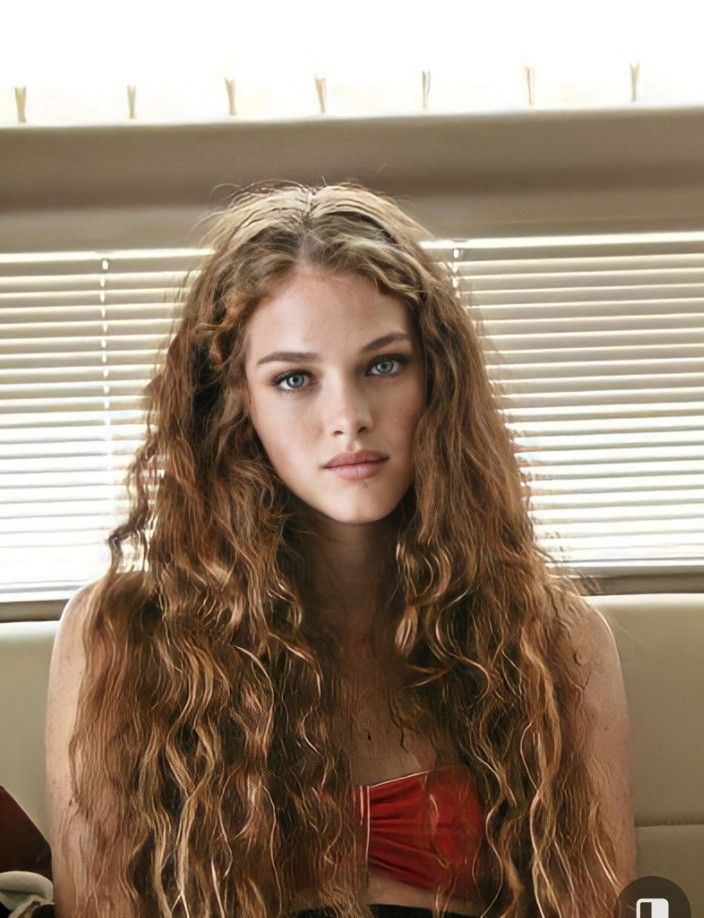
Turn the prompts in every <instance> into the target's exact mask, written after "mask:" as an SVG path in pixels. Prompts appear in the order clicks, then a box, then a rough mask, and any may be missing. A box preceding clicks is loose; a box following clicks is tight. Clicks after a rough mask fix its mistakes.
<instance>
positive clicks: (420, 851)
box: [355, 764, 484, 900]
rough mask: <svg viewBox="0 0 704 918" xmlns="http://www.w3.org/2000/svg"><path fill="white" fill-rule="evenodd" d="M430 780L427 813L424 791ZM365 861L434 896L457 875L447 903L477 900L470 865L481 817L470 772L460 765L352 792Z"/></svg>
mask: <svg viewBox="0 0 704 918" xmlns="http://www.w3.org/2000/svg"><path fill="white" fill-rule="evenodd" d="M431 774H432V776H433V782H432V785H431V786H430V787H429V796H428V803H427V807H428V809H427V811H426V812H424V811H423V797H424V788H425V787H426V785H427V784H428V781H429V777H430V775H431ZM355 790H356V799H357V802H358V805H359V815H360V824H361V829H362V838H363V840H364V839H366V844H365V851H366V860H367V862H368V864H369V865H370V866H373V867H375V868H377V869H378V870H382V871H384V872H385V873H388V874H389V875H390V876H392V877H394V878H395V879H397V880H400V881H401V882H402V883H408V884H409V885H411V886H417V887H421V888H423V889H433V890H435V889H436V888H438V887H439V886H440V885H441V884H445V883H447V882H451V871H452V866H448V865H445V866H443V863H442V862H441V861H440V860H439V859H438V857H437V856H436V854H435V853H434V850H433V847H432V844H431V843H432V842H434V844H435V846H436V847H437V850H438V852H439V854H440V856H442V857H444V858H447V859H448V860H449V861H450V862H451V865H454V867H455V869H456V871H457V880H456V885H455V887H454V891H453V892H452V897H453V898H457V899H466V900H471V899H473V898H475V896H476V895H477V889H476V885H475V884H474V882H473V880H472V862H473V860H474V857H475V855H476V853H477V851H478V849H479V846H480V845H481V841H482V835H483V830H484V811H483V809H482V806H481V803H480V801H479V798H478V796H477V793H476V785H475V783H474V779H473V778H472V775H471V772H470V771H469V769H468V768H467V767H466V766H465V765H462V764H453V765H446V766H442V767H439V768H436V769H433V770H432V771H420V772H416V773H415V774H412V775H404V776H403V777H401V778H392V779H391V780H389V781H381V782H379V783H378V784H362V785H358V786H357V787H356V789H355Z"/></svg>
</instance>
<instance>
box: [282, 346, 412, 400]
mask: <svg viewBox="0 0 704 918" xmlns="http://www.w3.org/2000/svg"><path fill="white" fill-rule="evenodd" d="M410 359H411V358H410V357H407V356H406V355H405V354H383V355H382V356H380V357H376V358H375V359H374V360H373V361H372V362H371V364H370V366H371V367H373V366H376V365H377V364H382V363H391V362H393V361H396V362H397V363H399V364H401V367H404V366H405V365H406V364H407V363H409V362H410ZM400 372H401V370H400V369H399V370H397V371H396V372H395V373H374V374H372V375H373V376H379V377H385V376H398V374H399V373H400ZM309 375H310V374H309V373H307V372H305V371H304V370H298V369H296V370H290V371H289V372H288V373H282V374H281V375H280V376H276V377H274V379H272V381H271V385H272V386H273V387H274V388H275V389H278V390H279V392H286V393H287V394H290V393H292V392H298V391H301V390H303V389H305V388H308V387H307V386H293V387H291V388H286V387H283V386H282V385H281V383H282V382H285V381H286V380H290V379H293V378H295V377H296V376H309Z"/></svg>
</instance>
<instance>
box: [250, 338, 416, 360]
mask: <svg viewBox="0 0 704 918" xmlns="http://www.w3.org/2000/svg"><path fill="white" fill-rule="evenodd" d="M404 338H405V339H406V340H408V341H410V340H411V338H410V335H407V334H406V332H400V331H399V332H389V334H387V335H382V336H381V337H380V338H375V339H374V340H373V341H370V342H369V343H368V344H365V345H364V347H362V348H360V350H359V353H360V354H366V353H367V351H375V350H376V349H377V348H378V347H383V346H384V345H385V344H390V343H391V342H392V341H400V340H402V339H404ZM320 359H321V358H320V354H316V353H315V352H314V351H272V353H271V354H267V355H266V357H262V358H261V359H260V360H257V362H256V364H255V366H257V367H258V366H260V364H262V363H272V362H274V361H276V360H281V361H286V362H289V361H294V360H320Z"/></svg>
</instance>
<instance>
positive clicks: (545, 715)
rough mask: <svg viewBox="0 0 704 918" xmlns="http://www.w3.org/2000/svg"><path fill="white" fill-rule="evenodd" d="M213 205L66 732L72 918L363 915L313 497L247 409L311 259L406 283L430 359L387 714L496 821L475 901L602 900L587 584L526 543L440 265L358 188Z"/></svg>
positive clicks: (163, 364)
mask: <svg viewBox="0 0 704 918" xmlns="http://www.w3.org/2000/svg"><path fill="white" fill-rule="evenodd" d="M213 216H214V218H215V219H214V223H213V225H212V226H211V227H210V228H209V229H207V231H206V233H205V236H204V237H203V242H204V244H205V245H206V246H207V247H208V248H209V249H212V254H207V256H206V257H205V258H204V260H203V262H202V264H201V265H200V266H199V270H198V271H197V272H194V276H193V277H191V276H188V277H187V279H186V282H185V283H184V284H183V286H182V287H181V288H179V292H178V293H177V304H178V305H180V306H181V307H182V313H181V315H180V316H179V317H178V323H177V327H176V329H175V332H174V333H173V336H172V337H171V338H170V341H169V343H168V345H165V347H164V351H165V356H163V358H161V359H160V362H158V364H157V366H156V367H155V371H154V374H153V376H152V378H151V379H150V382H149V384H148V386H147V387H146V389H145V390H144V406H145V409H146V421H147V433H146V437H145V440H144V442H143V444H142V445H141V446H140V448H139V449H138V451H137V452H136V454H135V457H134V460H133V461H132V463H131V465H130V466H129V470H128V474H127V477H126V483H127V486H128V489H129V495H130V504H129V512H128V514H126V517H127V519H126V521H125V522H123V523H122V524H121V525H119V526H117V528H115V529H114V530H113V531H112V532H111V533H110V535H109V537H108V544H109V547H110V552H111V562H110V566H109V570H108V571H107V572H106V573H105V574H104V575H103V576H102V577H101V578H100V579H99V580H97V581H96V582H95V583H94V584H93V585H92V589H91V591H90V600H89V603H88V606H87V609H88V614H87V615H86V618H85V623H84V626H83V641H84V647H85V650H86V657H87V662H86V669H85V674H84V678H83V682H82V686H81V692H80V697H79V704H78V712H77V720H76V724H75V730H74V734H73V737H72V739H71V743H70V746H69V755H70V762H71V776H72V790H73V796H74V800H75V805H76V811H77V813H79V814H80V815H81V817H82V819H83V821H84V824H85V825H86V826H88V828H89V830H90V836H91V840H92V841H91V847H90V850H89V852H88V853H87V855H86V856H87V857H88V855H90V861H89V863H88V867H87V869H88V875H89V876H90V878H91V880H90V883H89V884H87V886H86V888H83V889H81V890H80V894H79V901H78V911H79V914H80V915H88V914H90V915H92V914H96V915H103V914H106V911H105V907H106V904H107V903H108V902H109V900H110V898H111V896H112V895H113V893H114V892H116V891H118V890H119V891H120V894H121V895H122V896H123V897H124V899H125V900H128V901H129V902H130V903H132V905H133V906H134V908H135V911H136V914H139V915H155V916H171V915H184V916H199V918H200V916H211V915H212V916H222V918H225V916H232V915H241V916H245V918H250V916H251V918H255V916H279V915H286V914H290V913H291V910H292V909H293V908H294V906H295V904H296V902H297V901H306V902H309V903H313V904H314V905H315V904H324V905H326V906H329V907H331V908H332V909H334V910H335V913H337V914H340V915H343V916H370V915H371V911H370V909H369V907H368V906H367V905H366V904H365V903H364V889H365V886H364V882H365V873H364V867H365V865H364V849H363V847H362V848H361V850H360V844H359V830H358V826H357V825H356V823H355V821H354V819H352V818H351V813H352V812H354V799H355V798H354V786H353V784H352V782H351V769H350V752H349V748H348V745H347V737H348V736H349V734H350V729H349V713H350V697H351V696H350V694H349V691H348V689H347V688H346V684H347V680H346V679H345V678H344V666H343V663H342V662H341V660H340V659H339V657H338V653H337V649H336V642H335V640H334V635H331V634H330V633H329V632H328V631H327V630H326V629H325V627H324V623H321V621H320V620H318V621H315V618H314V616H313V615H311V614H310V606H309V604H308V601H309V597H310V595H311V582H310V579H309V577H308V574H309V565H308V563H307V559H308V554H307V545H308V542H307V540H306V538H305V535H306V533H305V529H304V527H303V526H302V524H301V513H300V510H301V507H300V504H299V502H298V501H297V500H296V498H295V496H294V495H292V494H291V492H290V490H289V489H288V488H287V487H286V486H285V485H284V484H283V482H282V481H281V479H280V478H279V477H278V476H277V474H276V472H275V470H274V469H273V467H272V465H271V463H270V461H269V459H268V457H267V455H266V453H265V451H264V449H263V446H262V444H261V442H260V440H259V438H258V437H257V434H256V431H255V430H254V428H253V425H252V423H251V421H250V419H249V416H248V414H247V411H246V401H245V387H246V382H245V380H246V376H245V370H244V366H245V364H244V360H245V355H246V348H247V325H248V320H249V318H250V317H251V315H252V314H253V312H254V310H256V308H257V305H258V304H259V303H260V302H261V301H263V299H264V298H266V297H267V296H269V295H270V294H271V293H272V291H274V290H275V289H276V288H277V286H278V285H280V284H281V283H283V282H285V281H286V280H287V279H290V278H291V277H292V276H293V274H294V273H295V272H296V271H297V270H298V269H299V268H300V267H301V266H312V267H314V268H316V269H325V270H328V271H330V272H336V271H353V272H356V274H357V275H359V276H361V277H363V278H366V279H369V280H371V281H373V282H374V283H375V284H376V285H377V289H378V290H380V291H382V292H384V293H389V294H392V295H395V296H397V297H399V298H400V299H401V300H402V301H403V302H404V304H405V305H406V307H407V309H408V310H409V313H410V316H411V319H412V322H413V324H414V328H415V330H416V333H417V335H418V340H419V342H420V344H421V349H422V352H423V355H424V362H425V373H426V380H427V383H426V392H425V402H424V405H423V409H422V413H421V416H420V419H419V422H418V425H417V430H416V433H415V441H414V461H415V465H414V481H413V483H412V485H411V487H409V489H408V491H407V493H406V494H405V495H404V497H403V499H402V501H401V503H400V505H399V507H398V508H397V510H398V512H397V514H396V519H397V523H396V527H397V531H396V533H395V550H394V552H393V556H392V557H391V558H390V563H389V565H388V571H387V580H388V584H387V589H386V591H385V593H386V595H388V596H389V604H388V610H387V615H386V618H385V628H386V629H387V632H388V634H389V635H390V638H391V643H390V647H391V652H392V654H393V655H394V659H395V660H397V661H400V663H401V665H402V672H403V678H402V679H400V680H399V684H397V685H395V686H394V688H393V691H391V692H390V693H389V704H390V710H391V711H392V714H393V717H394V721H395V722H396V723H398V724H399V725H400V726H401V727H402V728H403V729H408V730H415V731H423V732H424V735H429V736H430V737H432V740H433V744H434V746H435V748H436V750H437V753H438V761H439V762H442V761H445V760H447V761H450V760H452V759H453V757H454V758H459V760H460V761H461V762H462V763H464V764H466V765H467V766H469V768H470V769H471V772H472V775H473V776H474V778H475V782H476V788H477V793H478V794H479V798H480V801H481V804H482V808H483V811H484V813H485V825H484V835H483V840H482V843H481V848H480V850H479V855H478V856H477V857H476V858H473V859H472V860H471V861H467V863H468V864H471V868H472V873H473V876H474V877H475V881H476V883H477V888H478V890H479V892H480V894H481V897H482V901H483V902H485V903H487V905H486V910H485V911H484V912H483V914H484V915H492V916H502V918H518V916H526V915H538V914H539V915H541V916H544V918H548V916H560V915H564V914H580V915H585V916H590V918H591V916H602V915H603V916H606V915H610V914H611V913H612V908H613V905H614V903H615V901H616V898H617V895H618V892H619V889H618V886H617V879H616V876H615V872H614V864H615V852H614V848H613V845H612V842H611V840H610V837H609V833H608V831H607V828H606V824H605V822H604V816H603V814H602V812H601V810H600V807H599V806H598V803H597V801H598V792H597V789H596V787H595V785H594V783H593V777H592V769H591V767H590V761H589V750H588V748H587V744H586V742H585V735H586V732H587V731H585V729H584V725H585V724H586V723H588V720H587V712H586V711H583V710H582V707H583V705H582V695H583V688H584V685H585V684H586V680H587V678H588V675H589V673H588V672H585V671H584V670H585V666H584V661H580V659H579V658H578V654H577V653H576V646H577V645H576V637H577V634H578V632H577V629H578V628H580V627H581V623H582V621H583V618H584V616H585V615H586V614H587V609H588V605H587V601H586V600H585V599H584V595H585V593H586V592H587V588H586V586H585V583H586V579H583V578H580V577H579V576H576V575H575V572H574V571H571V570H570V569H568V567H567V566H566V565H565V564H557V563H556V562H555V560H554V558H551V557H550V556H549V555H548V554H547V552H546V550H545V549H543V548H541V547H539V546H538V545H537V544H536V538H535V534H534V531H533V527H532V523H531V519H530V517H529V512H528V511H529V505H530V485H529V479H528V474H527V472H526V471H525V470H522V469H521V468H520V467H519V462H518V459H517V456H516V447H515V445H514V443H513V440H512V437H511V435H510V433H509V432H508V430H507V427H506V424H505V422H504V419H503V417H502V414H501V411H500V408H499V389H498V386H497V385H496V384H495V383H492V382H491V381H490V380H489V378H488V375H487V368H486V351H485V342H484V341H483V340H482V339H483V335H481V334H480V332H479V331H478V328H479V322H478V320H477V319H476V318H474V317H472V315H471V311H470V310H468V309H466V308H465V307H464V306H463V304H462V302H461V299H460V297H459V296H458V292H457V290H456V288H455V286H454V285H453V277H452V272H451V269H450V267H449V266H448V265H447V264H446V263H444V262H443V261H441V260H439V259H437V258H433V257H432V256H431V254H430V252H429V250H428V248H427V247H423V245H422V244H421V242H422V240H423V239H424V238H426V239H430V238H432V237H431V234H430V233H429V232H428V231H427V230H426V229H424V228H423V227H422V226H420V225H419V224H418V223H417V222H416V221H415V220H413V219H412V218H411V217H409V216H408V215H407V214H406V213H404V212H403V211H402V210H401V209H400V208H399V206H398V205H397V204H396V203H395V202H394V201H393V200H392V199H391V198H389V197H387V196H385V195H383V194H381V193H375V192H372V191H370V190H369V189H367V188H365V187H363V186H361V185H359V184H357V183H354V182H342V183H340V184H331V185H322V186H320V187H308V186H304V185H301V184H299V183H296V182H279V181H271V182H262V183H256V184H255V185H250V186H247V187H246V188H240V189H236V190H235V192H234V193H233V194H232V195H231V197H230V198H229V199H228V202H227V204H226V206H224V207H223V209H222V210H220V211H217V212H215V213H214V215H213ZM447 737H450V738H451V741H452V748H449V747H448V743H447V741H446V738H447ZM78 760H80V769H79V768H78V767H77V761H78ZM451 892H452V888H451V887H449V886H446V887H442V888H441V889H439V890H438V891H437V893H436V896H435V903H434V905H433V914H434V915H436V916H437V915H441V914H443V911H444V910H446V908H447V903H448V902H449V901H450V898H451ZM300 894H305V895H303V897H302V898H300Z"/></svg>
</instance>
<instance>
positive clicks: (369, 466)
mask: <svg viewBox="0 0 704 918" xmlns="http://www.w3.org/2000/svg"><path fill="white" fill-rule="evenodd" d="M386 461H387V460H386V459H376V460H375V461H374V462H357V463H356V464H355V465H333V466H328V467H327V471H328V472H334V473H335V474H336V475H337V476H338V477H339V478H351V479H356V478H371V477H372V476H373V475H378V474H379V472H380V471H381V467H382V465H383V464H384V463H385V462H386Z"/></svg>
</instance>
